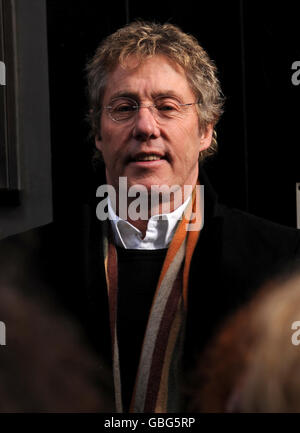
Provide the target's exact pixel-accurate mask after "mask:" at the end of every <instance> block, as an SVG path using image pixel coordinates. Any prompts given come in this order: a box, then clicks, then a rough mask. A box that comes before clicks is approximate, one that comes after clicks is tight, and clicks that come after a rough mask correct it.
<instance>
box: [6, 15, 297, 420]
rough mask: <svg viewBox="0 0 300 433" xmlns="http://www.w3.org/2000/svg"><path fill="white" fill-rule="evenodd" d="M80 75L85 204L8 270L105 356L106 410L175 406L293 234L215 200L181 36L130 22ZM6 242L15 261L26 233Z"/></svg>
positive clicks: (194, 77)
mask: <svg viewBox="0 0 300 433" xmlns="http://www.w3.org/2000/svg"><path fill="white" fill-rule="evenodd" d="M87 72H88V91H89V101H90V111H89V118H90V122H91V126H92V133H93V135H94V137H95V144H96V148H97V150H98V152H100V153H101V158H102V159H103V161H104V166H102V169H101V168H99V167H98V172H97V176H98V185H97V186H98V188H97V197H95V199H96V201H94V202H93V201H92V202H91V203H90V204H89V205H88V206H86V208H85V211H84V215H85V222H84V224H83V225H82V226H80V225H78V230H77V231H75V232H74V230H73V231H72V232H71V233H70V232H69V230H68V224H62V226H63V227H62V229H60V230H58V226H59V223H57V222H56V223H54V224H53V225H51V226H48V227H45V228H42V229H38V230H37V231H38V232H39V237H40V238H42V243H41V248H40V247H36V248H35V249H34V254H31V255H30V257H31V258H30V261H29V262H30V263H24V266H23V268H22V269H25V268H26V269H27V268H28V267H29V268H31V270H32V269H33V268H34V269H35V270H36V269H38V270H39V276H40V277H41V278H42V280H43V281H44V280H45V279H46V280H47V283H48V286H49V287H50V286H52V287H54V288H55V291H56V292H57V293H58V295H59V297H60V298H62V300H63V304H64V305H65V306H67V307H68V308H69V309H72V310H74V311H75V313H76V315H77V316H78V317H79V319H80V320H81V321H82V323H83V324H84V326H85V329H86V335H87V336H88V337H89V339H90V341H91V342H92V343H93V345H94V347H95V349H97V350H98V353H99V355H100V356H101V357H102V358H104V359H105V360H108V362H109V363H110V365H111V366H112V370H113V381H114V393H115V403H116V410H117V411H119V412H122V411H124V412H127V411H132V412H176V411H184V410H185V409H186V408H187V407H188V401H187V398H186V397H185V394H186V393H185V387H186V386H187V384H186V381H185V378H186V373H187V372H188V371H190V370H191V368H192V367H193V366H194V364H195V360H196V359H197V356H198V354H199V352H201V351H202V350H203V348H204V346H205V345H206V343H207V342H208V341H209V339H210V338H211V337H212V335H213V334H214V332H215V331H216V330H217V328H218V327H219V326H220V324H221V322H222V320H223V319H224V318H225V317H226V316H227V315H228V314H230V313H231V312H232V311H233V310H235V309H236V308H237V307H239V306H240V305H241V304H242V303H244V302H245V301H246V300H247V299H249V298H250V297H251V296H252V294H253V293H254V291H255V289H256V288H257V286H258V285H259V284H261V283H262V282H263V280H265V279H266V278H267V277H268V276H269V275H271V273H272V271H273V270H274V269H276V268H278V267H279V266H280V265H281V264H284V263H285V262H287V261H290V260H294V258H295V257H296V256H297V255H299V253H300V235H299V232H298V231H297V230H294V229H289V228H284V227H281V226H278V225H276V224H273V223H269V222H266V221H264V220H261V219H258V218H256V217H253V216H251V215H247V214H245V213H243V212H240V211H237V210H230V209H228V208H226V207H225V206H222V205H219V204H218V202H217V199H216V196H215V194H214V192H213V191H212V189H211V187H210V185H209V183H208V181H207V179H206V176H205V173H204V172H203V170H202V168H201V164H200V166H199V161H200V163H201V162H202V161H203V160H204V159H205V158H206V157H207V156H209V155H210V154H212V153H214V152H215V150H216V141H215V133H214V127H215V125H216V123H217V121H218V119H219V117H220V115H221V113H222V103H223V100H222V95H221V91H220V86H219V82H218V80H217V78H216V69H215V66H214V65H213V63H212V62H211V60H210V59H209V57H208V56H207V54H206V53H205V51H204V50H203V49H202V48H201V47H200V46H199V44H198V42H197V41H196V40H195V39H194V38H193V37H191V36H189V35H186V34H185V33H183V32H182V31H181V30H180V29H178V28H177V27H175V26H173V25H170V24H166V25H160V24H152V23H140V22H136V23H132V24H130V25H128V26H126V27H124V28H122V29H120V30H119V31H117V32H116V33H114V34H113V35H111V36H109V37H108V38H107V39H106V40H104V41H103V42H102V43H101V44H100V46H99V48H98V50H97V52H96V54H95V56H94V57H93V59H92V60H91V61H90V62H89V64H88V67H87ZM199 167H200V169H199ZM103 186H105V188H106V189H105V190H107V191H108V192H109V199H106V198H105V199H104V195H103V188H102V187H103ZM203 186H204V220H203V215H202V207H201V197H199V196H201V194H200V193H199V191H200V192H201V187H203ZM136 187H137V189H136V190H135V188H136ZM137 193H139V194H137ZM124 196H126V197H125V199H124ZM138 197H139V199H138ZM153 197H155V198H156V199H155V200H152V199H153ZM157 198H158V199H157ZM136 200H138V204H139V205H137V202H136ZM106 204H107V205H108V206H107V207H106ZM124 207H125V209H124ZM57 233H59V235H57ZM11 243H13V244H14V245H15V248H13V251H15V250H17V251H20V250H21V249H24V251H26V252H27V257H28V235H26V236H25V238H24V239H22V240H20V239H19V238H18V239H17V238H15V239H14V241H12V240H7V241H6V242H4V244H3V248H2V251H5V254H4V255H6V256H7V251H8V250H7V246H8V244H9V245H10V247H11ZM29 243H30V244H32V242H31V241H30V242H29ZM11 256H12V257H14V254H13V253H12V254H11ZM33 257H34V259H35V261H34V263H35V264H34V266H33V264H32V263H33ZM0 259H1V256H0ZM6 261H7V260H6ZM27 261H28V260H27ZM20 262H21V260H19V256H18V263H20ZM36 263H38V264H36ZM81 269H83V271H84V272H82V271H81ZM32 272H33V271H32ZM30 273H31V272H29V273H28V271H27V272H26V276H25V277H22V279H23V280H24V279H25V280H26V281H27V284H28V280H30ZM18 274H19V276H20V275H24V274H25V272H23V271H22V272H20V271H19V273H18ZM70 306H71V307H70Z"/></svg>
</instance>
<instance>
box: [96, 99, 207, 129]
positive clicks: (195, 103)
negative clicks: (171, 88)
mask: <svg viewBox="0 0 300 433" xmlns="http://www.w3.org/2000/svg"><path fill="white" fill-rule="evenodd" d="M120 99H122V98H120ZM127 99H128V100H130V101H132V102H135V103H136V101H135V100H134V99H131V98H127ZM176 104H177V105H179V106H180V107H188V106H192V105H200V104H201V101H198V102H188V103H186V104H181V103H179V102H176ZM156 106H157V104H150V105H138V104H136V105H133V106H132V107H131V108H133V110H134V111H133V112H134V116H135V115H136V113H138V112H139V110H140V108H156ZM112 108H113V107H112V106H111V105H106V106H105V107H103V109H104V110H105V111H106V112H107V113H108V115H109V117H110V119H111V120H112V121H113V122H116V123H119V122H125V121H128V120H131V119H130V117H129V118H128V119H123V120H116V119H114V118H113V117H112V113H111V112H110V111H109V109H112ZM134 116H133V117H132V119H134Z"/></svg>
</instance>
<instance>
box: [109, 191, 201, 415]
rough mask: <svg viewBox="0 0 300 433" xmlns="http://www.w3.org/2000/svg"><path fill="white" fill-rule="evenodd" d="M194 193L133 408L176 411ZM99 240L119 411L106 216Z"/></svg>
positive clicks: (166, 267) (114, 282)
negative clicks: (101, 248) (102, 233)
mask: <svg viewBox="0 0 300 433" xmlns="http://www.w3.org/2000/svg"><path fill="white" fill-rule="evenodd" d="M196 194H197V195H198V194H200V193H199V190H198V189H197V188H194V191H193V194H192V200H190V202H189V204H188V206H187V209H186V210H185V212H184V214H183V217H182V219H181V221H180V223H179V225H178V227H177V229H176V232H175V234H174V237H173V239H172V242H171V244H170V246H169V248H168V251H167V255H166V258H165V261H164V263H163V266H162V270H161V274H160V277H159V281H158V284H157V287H156V291H155V294H154V298H153V302H152V307H151V310H150V313H149V318H148V323H147V327H146V331H145V335H144V340H143V345H142V349H141V355H140V360H139V366H138V370H137V375H136V380H135V385H134V391H133V395H132V400H131V405H130V412H132V413H142V412H147V413H155V412H175V411H178V404H179V403H178V396H179V392H178V373H177V371H178V368H179V365H180V360H181V354H182V347H183V338H184V325H185V317H186V311H187V295H188V277H189V269H190V263H191V259H192V255H193V252H194V249H195V246H196V243H197V240H198V237H199V233H200V227H201V218H200V209H199V203H200V197H199V196H198V197H196ZM196 214H197V216H196V217H195V215H196ZM195 221H196V223H195ZM189 224H193V231H189V230H188V225H189ZM195 225H196V227H197V228H196V229H195ZM103 245H104V265H105V273H106V282H107V290H108V299H109V317H110V329H111V337H112V352H113V373H114V387H115V400H116V410H117V412H123V406H122V393H121V376H120V363H119V349H118V337H117V299H118V261H117V251H116V248H115V246H114V243H113V239H112V232H111V230H110V224H109V223H108V222H107V224H105V230H104V242H103Z"/></svg>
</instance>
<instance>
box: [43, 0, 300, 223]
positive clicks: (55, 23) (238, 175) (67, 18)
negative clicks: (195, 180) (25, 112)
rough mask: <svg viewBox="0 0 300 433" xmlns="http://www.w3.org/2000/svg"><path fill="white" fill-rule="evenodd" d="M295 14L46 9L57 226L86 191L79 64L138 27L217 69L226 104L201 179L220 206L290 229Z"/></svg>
mask: <svg viewBox="0 0 300 433" xmlns="http://www.w3.org/2000/svg"><path fill="white" fill-rule="evenodd" d="M299 13H300V5H299V2H296V1H286V2H280V3H279V2H278V3H277V2H276V3H274V2H271V1H264V2H257V1H246V0H244V1H242V0H240V1H239V0H231V1H230V2H224V1H210V2H207V1H205V2H204V1H191V0H185V1H174V0H173V1H161V0H160V1H156V0H155V1H154V0H152V1H150V2H141V1H135V0H127V1H125V0H120V1H115V2H109V1H106V2H102V1H99V0H85V1H82V0H78V1H76V2H74V1H72V0H63V1H62V0H47V25H48V30H47V31H48V50H49V80H50V114H51V145H52V174H53V204H54V219H61V218H69V217H70V211H71V210H73V211H75V209H76V204H77V203H79V202H80V201H82V200H84V198H85V195H86V191H87V190H88V189H90V188H91V182H92V169H91V165H90V158H91V154H92V145H91V143H89V142H88V140H87V135H88V126H87V124H86V121H85V114H86V111H87V107H86V97H85V73H84V68H85V64H86V62H87V60H88V59H89V58H90V57H91V56H92V55H93V53H94V51H95V49H96V47H97V45H98V44H99V42H100V41H101V39H102V38H103V37H105V36H107V35H108V34H110V33H111V32H113V31H114V30H116V29H117V28H119V27H120V26H122V25H124V24H126V23H127V22H130V21H132V20H134V19H136V18H141V19H144V20H155V21H158V22H165V21H169V22H171V23H174V24H177V25H179V26H180V27H181V28H182V29H183V30H184V31H186V32H188V33H191V34H193V35H194V36H196V37H197V38H198V40H199V42H200V43H201V44H202V45H203V47H204V48H205V49H206V50H207V51H208V53H209V55H210V57H212V58H213V59H214V60H215V62H216V64H217V67H218V69H219V78H220V81H221V84H222V88H223V92H224V94H225V96H226V105H225V114H224V116H223V117H222V119H221V121H220V123H219V125H218V127H217V132H218V142H219V152H218V155H217V157H214V158H213V159H211V160H210V161H208V162H207V163H206V170H207V172H208V175H209V178H210V180H211V182H212V184H213V186H214V188H215V189H216V191H217V192H218V195H219V198H220V201H222V202H223V203H226V204H228V205H230V206H233V207H237V208H240V209H242V210H246V211H249V212H251V213H254V214H256V215H258V216H261V217H264V218H267V219H270V220H273V221H275V222H278V223H281V224H285V225H289V226H294V227H295V226H296V195H295V183H296V182H299V181H300V163H299V161H300V150H299V120H298V119H299V115H298V113H299V106H300V102H299V95H300V86H294V85H293V84H292V82H291V77H292V73H293V71H292V69H291V66H292V63H293V62H294V61H297V60H300V42H299V35H298V20H299ZM74 206H75V207H74Z"/></svg>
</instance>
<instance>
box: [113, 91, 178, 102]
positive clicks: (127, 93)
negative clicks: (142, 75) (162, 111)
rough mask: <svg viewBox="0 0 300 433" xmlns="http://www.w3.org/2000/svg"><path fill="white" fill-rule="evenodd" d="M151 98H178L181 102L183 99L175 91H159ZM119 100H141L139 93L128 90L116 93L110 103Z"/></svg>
mask: <svg viewBox="0 0 300 433" xmlns="http://www.w3.org/2000/svg"><path fill="white" fill-rule="evenodd" d="M151 96H152V99H158V98H168V97H169V98H176V99H180V100H181V99H182V97H181V96H180V95H179V94H178V93H177V92H175V91H174V90H164V91H162V90H159V91H156V92H153V93H152V95H151ZM118 98H130V99H133V100H135V101H136V100H137V101H139V100H140V97H139V95H138V93H136V92H132V91H126V90H125V91H124V90H121V91H119V92H116V93H114V94H113V95H112V96H111V98H110V101H113V100H114V99H118Z"/></svg>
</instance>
